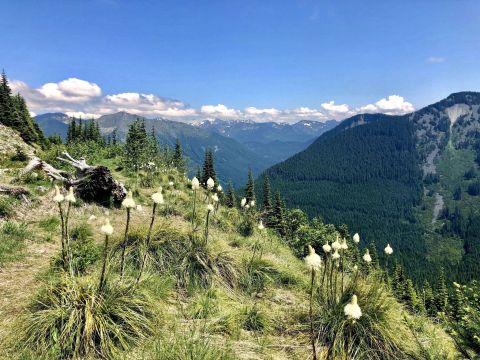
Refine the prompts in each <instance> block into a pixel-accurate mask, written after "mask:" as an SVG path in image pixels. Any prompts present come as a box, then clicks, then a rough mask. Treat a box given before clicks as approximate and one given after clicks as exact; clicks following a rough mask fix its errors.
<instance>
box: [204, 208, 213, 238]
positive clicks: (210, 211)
mask: <svg viewBox="0 0 480 360" xmlns="http://www.w3.org/2000/svg"><path fill="white" fill-rule="evenodd" d="M213 211H215V208H214V206H213V205H212V204H208V205H207V218H206V219H205V245H207V243H208V227H209V224H210V214H211V213H212V212H213Z"/></svg>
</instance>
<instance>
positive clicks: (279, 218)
mask: <svg viewBox="0 0 480 360" xmlns="http://www.w3.org/2000/svg"><path fill="white" fill-rule="evenodd" d="M274 218H275V229H276V230H277V231H278V233H279V234H280V235H281V236H285V234H286V223H285V208H284V203H283V201H282V198H281V197H280V193H279V192H277V193H276V194H275V208H274Z"/></svg>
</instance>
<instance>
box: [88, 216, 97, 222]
mask: <svg viewBox="0 0 480 360" xmlns="http://www.w3.org/2000/svg"><path fill="white" fill-rule="evenodd" d="M96 219H97V217H96V216H95V215H90V217H89V218H88V221H94V220H96Z"/></svg>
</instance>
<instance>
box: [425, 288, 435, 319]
mask: <svg viewBox="0 0 480 360" xmlns="http://www.w3.org/2000/svg"><path fill="white" fill-rule="evenodd" d="M423 306H424V307H425V310H426V312H427V315H428V316H431V317H434V316H436V315H437V311H438V310H437V307H436V305H435V297H434V295H433V290H432V287H431V286H430V283H429V282H428V281H425V283H424V284H423Z"/></svg>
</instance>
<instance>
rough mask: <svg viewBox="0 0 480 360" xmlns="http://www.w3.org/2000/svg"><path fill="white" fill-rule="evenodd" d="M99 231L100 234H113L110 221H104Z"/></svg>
mask: <svg viewBox="0 0 480 360" xmlns="http://www.w3.org/2000/svg"><path fill="white" fill-rule="evenodd" d="M100 231H101V232H102V234H104V235H107V236H110V235H112V234H113V227H112V225H111V224H110V220H109V219H108V218H106V219H105V222H104V223H103V225H102V227H101V228H100Z"/></svg>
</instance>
